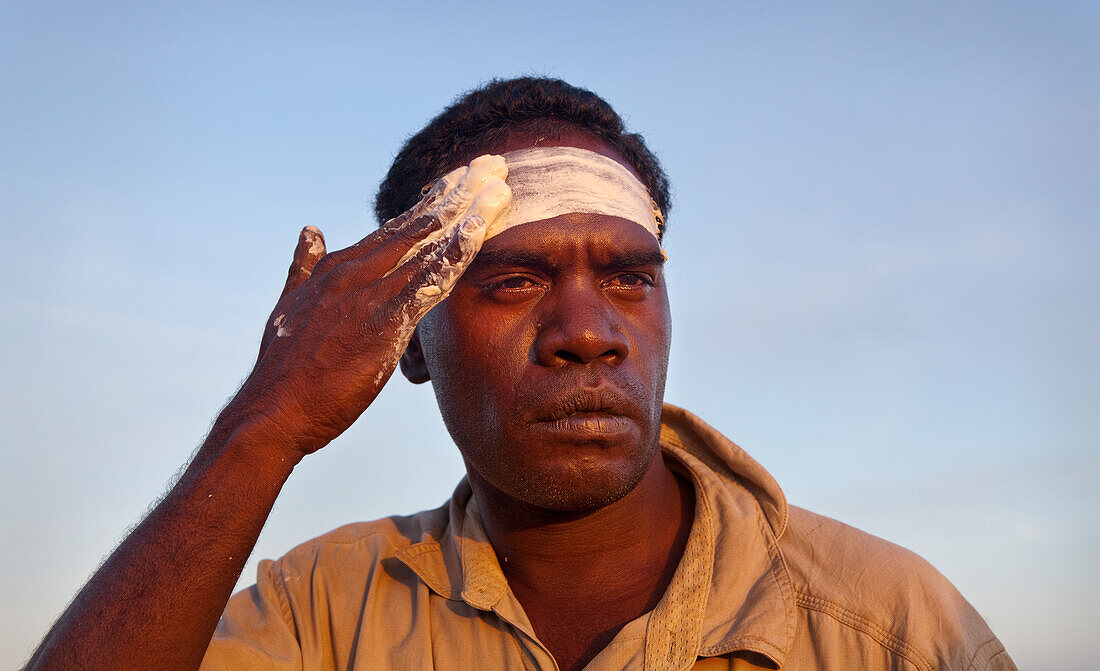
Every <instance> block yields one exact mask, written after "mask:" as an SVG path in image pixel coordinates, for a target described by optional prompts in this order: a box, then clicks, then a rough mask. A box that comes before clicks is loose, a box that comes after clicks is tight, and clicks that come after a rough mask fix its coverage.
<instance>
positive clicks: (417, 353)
mask: <svg viewBox="0 0 1100 671" xmlns="http://www.w3.org/2000/svg"><path fill="white" fill-rule="evenodd" d="M401 374H402V375H404V376H405V377H406V378H408V380H409V382H412V383H413V384H423V383H424V382H427V381H428V380H430V379H432V378H431V376H430V375H428V365H427V364H426V363H424V350H423V349H422V348H421V347H420V327H419V326H417V327H416V330H415V331H413V334H412V338H410V339H409V344H408V346H407V347H405V353H404V354H402V355H401Z"/></svg>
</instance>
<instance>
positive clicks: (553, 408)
mask: <svg viewBox="0 0 1100 671" xmlns="http://www.w3.org/2000/svg"><path fill="white" fill-rule="evenodd" d="M540 405H542V408H541V409H540V412H538V413H537V417H536V420H537V421H539V422H551V423H552V422H557V421H561V420H565V419H569V418H578V417H579V418H580V419H583V420H585V421H589V420H592V421H595V420H600V419H607V418H619V419H623V416H624V415H626V414H628V411H629V408H630V403H629V402H627V401H626V399H624V398H623V397H622V395H621V394H619V393H615V392H613V391H611V390H608V389H571V390H569V391H568V392H567V393H565V394H563V395H561V396H558V397H557V398H555V399H554V400H552V401H550V402H549V403H544V404H540ZM580 419H577V420H575V421H580Z"/></svg>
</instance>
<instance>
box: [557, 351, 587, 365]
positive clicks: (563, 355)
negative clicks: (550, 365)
mask: <svg viewBox="0 0 1100 671" xmlns="http://www.w3.org/2000/svg"><path fill="white" fill-rule="evenodd" d="M554 356H556V357H557V358H559V359H562V360H563V361H571V362H573V363H584V359H582V358H581V357H580V355H579V354H576V353H574V352H570V351H569V350H564V349H559V350H558V351H557V352H554Z"/></svg>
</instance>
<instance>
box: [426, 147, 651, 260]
mask: <svg viewBox="0 0 1100 671" xmlns="http://www.w3.org/2000/svg"><path fill="white" fill-rule="evenodd" d="M503 157H504V161H505V164H506V166H507V175H508V176H507V180H506V181H507V184H508V186H509V187H510V188H511V190H512V202H511V205H510V206H509V207H508V208H507V209H506V210H505V211H504V212H503V213H502V214H501V215H500V218H499V219H497V221H496V222H495V223H494V224H492V225H491V227H490V228H489V232H488V234H487V235H486V236H485V237H486V238H491V237H493V236H494V235H499V234H501V233H503V232H504V231H506V230H508V229H509V228H512V227H513V226H519V225H520V224H527V223H530V222H532V221H542V220H543V219H552V218H554V217H557V216H561V215H563V214H568V213H571V212H585V213H590V214H606V215H610V216H613V217H621V218H623V219H626V220H628V221H633V222H635V223H636V224H638V225H640V226H641V227H642V228H644V229H646V230H647V231H649V232H650V233H651V234H653V237H655V238H657V239H658V240H660V238H661V232H662V228H663V223H662V222H663V221H664V219H663V218H662V217H661V211H660V209H658V208H657V205H656V204H655V203H654V202H653V199H652V198H651V197H650V195H649V191H648V190H646V188H645V185H643V184H642V183H641V182H640V181H638V178H637V177H635V176H634V173H632V172H630V171H629V170H627V169H626V168H624V167H623V166H622V165H621V164H619V163H618V162H617V161H614V160H612V159H610V158H608V157H606V156H603V155H602V154H597V153H596V152H594V151H588V150H587V149H580V148H578V147H534V148H531V149H520V150H519V151H510V152H508V153H507V154H504V156H503ZM466 170H467V168H466V167H462V168H458V169H457V170H454V171H452V172H451V173H449V174H448V175H447V176H446V177H444V179H445V180H446V181H447V182H448V183H449V184H450V185H454V184H456V183H457V182H458V181H459V180H460V179H462V176H463V175H464V174H466Z"/></svg>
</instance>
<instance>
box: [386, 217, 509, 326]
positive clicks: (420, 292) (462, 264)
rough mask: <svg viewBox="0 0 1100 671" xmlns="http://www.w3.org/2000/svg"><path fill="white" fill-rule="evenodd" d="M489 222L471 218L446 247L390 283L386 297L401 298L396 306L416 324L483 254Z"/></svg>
mask: <svg viewBox="0 0 1100 671" xmlns="http://www.w3.org/2000/svg"><path fill="white" fill-rule="evenodd" d="M488 228H489V227H488V224H487V223H486V222H485V219H484V218H483V217H481V216H480V215H477V214H471V215H470V216H468V217H466V219H465V220H463V222H462V225H461V226H459V227H458V228H457V229H456V230H455V232H454V234H453V235H452V236H451V238H450V239H449V240H448V241H447V243H446V244H445V245H440V246H438V247H437V248H436V251H435V253H434V254H433V255H432V256H431V257H428V258H427V259H424V258H419V257H418V258H416V259H410V260H409V261H408V262H406V263H405V265H403V266H402V267H401V269H400V270H399V271H398V272H395V273H393V274H392V275H391V276H390V277H388V278H387V279H386V283H385V286H383V287H382V290H383V293H390V292H394V293H396V295H397V298H396V299H395V302H394V306H395V308H397V309H398V310H400V311H401V312H402V313H403V314H404V315H405V316H406V317H408V318H410V319H412V320H413V321H414V322H416V321H419V320H420V318H421V317H423V316H424V315H425V314H427V313H428V311H429V310H431V309H432V308H433V307H435V306H436V305H437V304H438V303H440V302H441V301H442V300H443V299H444V298H446V297H447V296H448V295H449V294H450V293H451V290H452V289H453V288H454V286H455V284H456V283H457V282H458V279H459V278H460V277H461V276H462V273H463V272H465V271H466V268H468V267H469V265H470V263H471V262H472V261H473V260H474V257H475V256H477V253H478V252H479V251H480V250H481V245H482V244H483V243H484V242H485V233H486V231H487V230H488Z"/></svg>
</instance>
